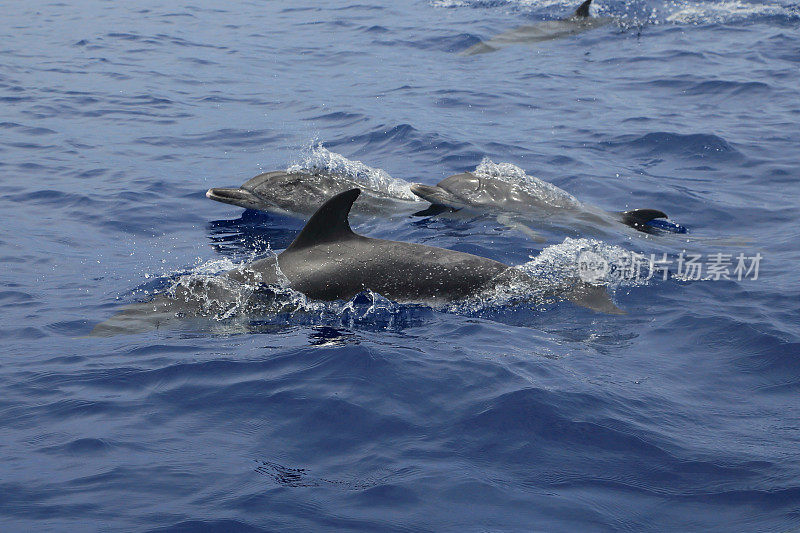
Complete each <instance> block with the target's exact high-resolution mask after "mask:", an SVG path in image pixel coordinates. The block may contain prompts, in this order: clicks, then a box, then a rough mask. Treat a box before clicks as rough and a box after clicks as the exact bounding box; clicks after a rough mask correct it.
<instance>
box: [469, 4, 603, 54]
mask: <svg viewBox="0 0 800 533" xmlns="http://www.w3.org/2000/svg"><path fill="white" fill-rule="evenodd" d="M591 3H592V0H586V1H585V2H584V3H582V4H581V5H580V7H578V9H576V10H575V13H573V14H572V16H570V17H568V18H565V19H562V20H550V21H546V22H540V23H539V24H529V25H525V26H520V27H518V28H514V29H513V30H509V31H507V32H505V33H501V34H500V35H497V36H495V37H492V38H491V39H489V40H488V41H485V42H480V43H477V44H475V45H473V46H470V47H469V48H467V49H466V50H464V51H463V52H461V55H466V56H472V55H477V54H486V53H488V52H495V51H497V50H499V49H500V48H504V47H506V46H509V45H512V44H525V43H538V42H541V41H552V40H554V39H561V38H564V37H568V36H570V35H575V34H576V33H583V32H585V31H589V30H593V29H594V28H599V27H600V26H605V25H606V24H610V23H611V22H612V21H613V20H614V19H613V18H611V17H590V16H589V5H590V4H591Z"/></svg>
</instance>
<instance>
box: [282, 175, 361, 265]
mask: <svg viewBox="0 0 800 533" xmlns="http://www.w3.org/2000/svg"><path fill="white" fill-rule="evenodd" d="M359 194H361V189H350V190H349V191H344V192H341V193H339V194H337V195H336V196H334V197H333V198H331V199H330V200H328V201H327V202H325V203H324V204H322V207H320V208H319V209H317V211H316V213H314V214H313V215H311V218H310V219H308V222H306V225H305V227H303V229H302V231H300V234H299V235H298V236H297V238H295V240H294V241H292V244H290V245H289V247H288V248H287V249H286V250H287V251H288V250H298V249H300V248H307V247H309V246H314V245H316V244H319V243H322V242H333V241H339V240H344V239H348V238H352V237H354V236H355V233H353V230H351V229H350V224H349V223H348V221H347V216H348V215H349V214H350V208H351V207H353V202H355V201H356V198H358V195H359Z"/></svg>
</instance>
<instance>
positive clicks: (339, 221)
mask: <svg viewBox="0 0 800 533" xmlns="http://www.w3.org/2000/svg"><path fill="white" fill-rule="evenodd" d="M360 193H361V191H360V189H351V190H348V191H344V192H342V193H339V194H337V195H336V196H334V197H333V198H331V199H330V200H328V201H327V202H325V203H324V204H323V205H322V206H321V207H320V208H319V209H318V210H317V211H316V212H315V213H314V215H313V216H312V217H311V218H310V219H309V220H308V222H307V223H306V225H305V227H304V228H303V229H302V231H301V232H300V234H299V235H298V236H297V237H296V238H295V240H294V241H293V242H292V243H291V244H290V245H289V247H288V248H286V250H284V251H283V252H281V253H280V254H278V255H277V256H271V257H267V258H264V259H260V260H257V261H254V262H252V263H249V264H246V265H243V266H242V267H240V268H236V269H233V270H230V271H228V272H225V273H224V274H221V275H220V276H217V277H216V278H214V279H212V280H211V281H203V280H200V279H194V280H190V281H189V282H187V283H183V284H180V285H179V286H178V287H177V288H176V289H175V291H174V292H173V294H170V295H160V296H157V297H156V298H155V299H153V300H151V301H149V302H144V303H137V304H132V305H129V306H127V307H125V308H123V310H122V311H121V312H120V313H118V314H117V315H115V316H113V317H111V318H110V319H109V320H107V321H105V322H103V323H101V324H99V325H97V326H96V327H95V328H94V329H93V330H92V332H91V333H90V335H92V336H105V335H112V334H116V333H134V332H140V331H146V330H148V329H152V328H154V327H161V326H165V325H168V324H169V323H172V322H174V321H175V319H176V318H185V317H201V316H209V315H216V316H220V315H222V316H227V315H228V314H230V313H231V312H232V311H233V310H235V309H236V306H237V305H238V304H241V298H242V294H243V292H242V291H239V292H237V291H236V290H232V289H236V288H237V287H238V288H241V287H250V288H253V287H256V288H257V287H259V286H262V287H263V286H275V285H278V286H286V285H287V284H288V286H289V287H290V288H291V289H293V290H295V291H298V292H300V293H303V294H304V295H305V296H306V297H307V298H309V299H312V300H321V301H333V300H348V299H351V298H353V297H354V296H356V295H357V294H359V293H361V292H364V291H367V290H370V291H373V292H376V293H378V294H381V295H383V296H385V297H386V298H389V299H391V300H394V301H396V302H398V303H410V304H424V305H429V306H432V307H437V306H441V305H443V304H447V303H450V302H453V301H457V300H463V299H466V298H468V297H471V296H478V295H480V294H482V293H485V292H487V291H492V290H494V289H497V288H500V287H514V286H517V284H522V285H523V286H526V287H529V288H534V289H539V292H538V293H537V294H540V295H545V297H550V296H551V293H552V296H553V297H562V298H566V299H569V300H571V301H573V302H575V303H576V304H578V305H582V306H584V307H587V308H590V309H593V310H596V311H600V312H605V313H610V314H619V313H622V311H621V310H620V309H619V308H618V307H616V306H615V305H614V303H613V302H612V301H611V299H610V298H609V296H608V293H607V292H606V290H605V288H604V287H601V286H594V285H589V284H586V283H583V282H580V281H577V280H571V281H570V282H569V283H567V284H566V285H565V286H558V287H554V286H551V285H549V282H545V281H543V280H537V279H534V278H533V277H532V276H530V275H528V274H527V273H525V272H523V271H522V270H521V269H518V268H515V267H512V266H509V265H506V264H504V263H500V262H498V261H494V260H492V259H487V258H485V257H479V256H477V255H472V254H468V253H464V252H458V251H454V250H448V249H446V248H437V247H433V246H426V245H422V244H415V243H408V242H398V241H389V240H383V239H373V238H370V237H365V236H363V235H358V234H356V233H354V232H353V230H352V229H350V224H349V223H348V215H349V213H350V209H351V208H352V207H353V203H354V202H355V200H356V198H358V196H359V194H360ZM245 297H246V298H250V297H251V295H246V296H245Z"/></svg>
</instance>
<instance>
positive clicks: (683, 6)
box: [666, 0, 797, 24]
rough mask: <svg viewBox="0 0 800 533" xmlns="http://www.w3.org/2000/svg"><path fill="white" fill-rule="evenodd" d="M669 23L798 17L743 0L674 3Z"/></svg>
mask: <svg viewBox="0 0 800 533" xmlns="http://www.w3.org/2000/svg"><path fill="white" fill-rule="evenodd" d="M668 5H671V6H672V11H673V12H672V14H670V15H669V16H667V18H666V20H667V21H668V22H673V23H678V24H714V23H717V24H718V23H729V22H736V21H740V20H746V19H749V18H752V17H759V16H780V15H783V16H797V12H796V11H792V10H791V8H787V7H784V6H782V5H780V4H760V3H759V4H754V3H750V2H743V1H741V0H727V1H723V2H689V1H687V0H681V1H673V2H670V3H669V4H668Z"/></svg>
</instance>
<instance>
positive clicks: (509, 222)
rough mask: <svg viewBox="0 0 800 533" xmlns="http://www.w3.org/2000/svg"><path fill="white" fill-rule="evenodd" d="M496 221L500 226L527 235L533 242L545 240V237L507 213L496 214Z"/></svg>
mask: <svg viewBox="0 0 800 533" xmlns="http://www.w3.org/2000/svg"><path fill="white" fill-rule="evenodd" d="M497 223H498V224H500V225H501V226H505V227H507V228H510V229H513V230H517V231H519V232H520V233H524V234H525V235H527V236H528V237H529V238H530V239H531V240H532V241H533V242H546V241H547V239H545V238H544V237H542V236H541V235H539V234H538V233H536V232H535V231H533V230H532V229H531V228H529V227H528V226H526V225H525V224H523V223H521V222H517V221H515V220H514V219H512V218H511V217H510V216H508V215H497Z"/></svg>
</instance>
